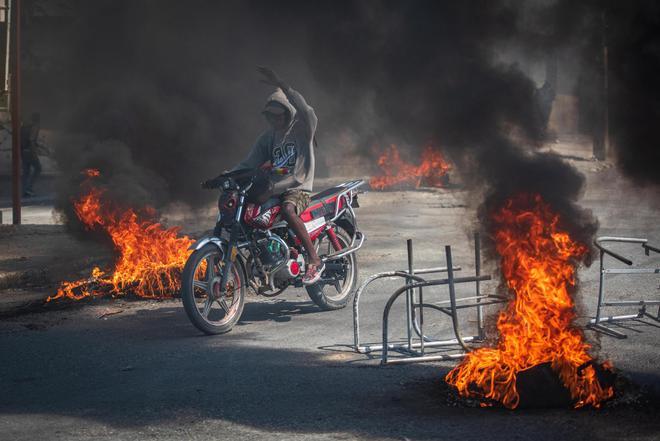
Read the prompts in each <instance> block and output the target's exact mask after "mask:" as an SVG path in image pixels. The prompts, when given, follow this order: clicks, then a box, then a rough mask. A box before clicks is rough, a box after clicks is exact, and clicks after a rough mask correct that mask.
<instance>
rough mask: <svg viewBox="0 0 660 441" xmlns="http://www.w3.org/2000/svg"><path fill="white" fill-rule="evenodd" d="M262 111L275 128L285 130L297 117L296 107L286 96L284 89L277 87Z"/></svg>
mask: <svg viewBox="0 0 660 441" xmlns="http://www.w3.org/2000/svg"><path fill="white" fill-rule="evenodd" d="M261 113H263V115H264V117H265V118H266V120H267V121H268V123H269V124H270V125H271V126H272V127H273V128H274V129H275V130H284V129H286V128H287V127H288V125H289V124H290V123H291V121H292V120H293V118H294V117H295V115H296V109H295V108H294V107H293V106H292V105H291V103H290V102H289V100H288V99H287V98H286V95H285V94H284V92H283V91H282V89H277V90H276V91H275V92H274V93H273V94H272V95H271V96H269V97H268V100H267V101H266V105H265V106H264V110H263V111H262V112H261Z"/></svg>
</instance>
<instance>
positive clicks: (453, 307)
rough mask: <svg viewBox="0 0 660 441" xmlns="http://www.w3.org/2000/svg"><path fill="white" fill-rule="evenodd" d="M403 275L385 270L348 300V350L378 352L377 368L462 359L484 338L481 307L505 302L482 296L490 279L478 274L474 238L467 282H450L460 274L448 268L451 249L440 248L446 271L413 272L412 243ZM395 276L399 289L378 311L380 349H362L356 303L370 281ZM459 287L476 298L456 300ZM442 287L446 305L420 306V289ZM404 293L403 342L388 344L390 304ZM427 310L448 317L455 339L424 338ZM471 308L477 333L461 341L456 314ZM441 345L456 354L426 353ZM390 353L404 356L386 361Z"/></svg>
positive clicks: (478, 247) (461, 279)
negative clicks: (428, 277) (466, 286)
mask: <svg viewBox="0 0 660 441" xmlns="http://www.w3.org/2000/svg"><path fill="white" fill-rule="evenodd" d="M407 251H408V270H407V271H387V272H382V273H377V274H374V275H373V276H371V277H369V278H368V279H367V280H366V281H365V282H364V283H363V284H362V285H361V286H360V287H359V288H358V290H357V292H356V293H355V298H354V300H353V338H354V345H353V349H354V350H355V351H356V352H358V353H361V354H368V353H371V352H375V351H380V352H381V363H382V364H395V363H415V362H425V361H441V360H455V359H460V358H462V357H464V356H465V355H466V354H467V353H468V352H469V351H470V350H471V348H470V346H468V343H478V342H482V341H483V340H484V338H485V324H484V309H483V308H484V306H487V305H493V304H496V303H503V302H505V301H506V298H505V297H503V296H498V295H489V294H481V291H480V283H481V282H484V281H487V280H490V279H491V277H490V276H489V275H482V274H481V243H480V239H479V234H478V233H475V235H474V255H475V274H474V276H468V277H455V276H454V272H455V271H460V270H461V267H456V266H453V262H452V253H451V247H450V246H445V257H446V263H447V266H444V267H436V268H423V269H414V267H413V244H412V240H411V239H408V241H407ZM445 272H446V273H447V277H446V278H444V279H431V280H426V279H424V278H422V277H421V275H425V274H438V273H445ZM393 277H400V278H403V279H404V282H405V283H404V286H402V287H400V288H398V289H397V290H396V291H394V293H392V295H391V296H390V297H389V299H388V301H387V303H386V305H385V309H384V311H383V324H382V335H383V337H382V342H381V343H380V344H362V343H361V342H360V314H359V307H360V299H361V297H362V295H363V293H364V290H365V289H366V287H367V286H369V285H370V284H371V283H372V282H373V281H375V280H378V279H382V278H393ZM461 283H474V284H475V295H474V296H469V297H459V298H457V297H456V290H455V286H456V285H457V284H461ZM445 285H446V286H447V287H448V292H449V299H448V300H441V301H439V302H433V303H425V302H424V293H423V288H426V287H431V286H445ZM404 294H405V301H406V331H407V339H406V341H405V342H402V343H400V342H397V343H390V341H389V335H388V334H389V332H388V324H389V316H390V311H391V309H392V306H393V305H394V303H395V301H396V300H397V299H398V298H399V297H400V296H402V295H404ZM425 308H430V309H433V310H435V311H439V312H442V313H444V314H446V315H448V316H449V317H450V318H451V321H452V329H453V333H454V338H445V339H435V338H432V337H429V336H427V335H425V334H424V309H425ZM466 308H476V310H477V333H476V335H472V336H465V337H464V336H463V335H462V334H461V332H460V329H459V318H458V310H459V309H466ZM444 346H460V349H458V350H456V351H454V352H452V353H441V354H438V353H431V354H429V353H428V352H427V350H428V349H429V348H440V347H444ZM390 351H396V352H399V353H402V354H404V355H406V356H404V357H397V358H391V357H390V356H389V352H390Z"/></svg>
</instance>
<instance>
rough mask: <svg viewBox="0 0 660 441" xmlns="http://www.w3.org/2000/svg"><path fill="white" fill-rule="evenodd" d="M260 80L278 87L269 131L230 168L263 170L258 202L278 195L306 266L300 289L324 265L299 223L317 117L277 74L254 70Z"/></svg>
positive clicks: (269, 104)
mask: <svg viewBox="0 0 660 441" xmlns="http://www.w3.org/2000/svg"><path fill="white" fill-rule="evenodd" d="M258 71H259V73H261V74H262V75H263V77H264V78H263V80H262V82H264V83H266V84H268V85H271V86H275V87H277V90H276V91H275V92H274V93H273V94H272V95H271V96H270V97H269V98H268V100H267V101H266V105H265V107H264V110H263V111H262V114H263V115H264V117H265V118H266V120H267V121H268V123H269V124H270V128H269V129H268V130H266V131H265V132H264V133H262V134H261V135H260V136H259V138H258V139H257V141H256V143H255V144H254V146H253V147H252V150H251V151H250V152H249V154H248V156H247V157H246V158H245V160H243V161H242V162H240V163H239V164H238V165H237V166H236V167H234V168H233V170H239V169H245V168H258V167H262V168H264V167H268V170H269V173H268V180H269V181H270V182H269V185H268V186H267V189H266V190H265V191H264V193H265V194H263V195H261V197H259V199H260V200H261V201H264V200H265V199H267V198H268V197H270V196H279V197H280V199H281V201H282V216H283V218H284V219H285V220H286V222H287V224H288V226H289V228H291V230H293V232H294V233H295V234H296V236H297V237H298V238H299V239H300V241H301V242H302V244H303V246H304V247H305V250H306V251H307V255H308V257H309V262H308V264H307V269H306V271H305V275H304V277H303V284H304V285H312V284H314V283H316V282H318V280H319V279H320V278H321V275H322V274H323V271H324V270H325V264H324V263H323V262H322V261H321V259H320V258H319V256H318V254H317V252H316V249H315V248H314V245H313V244H312V240H311V239H310V237H309V233H308V232H307V229H306V228H305V224H304V223H303V221H302V220H301V219H300V217H299V215H300V213H302V212H303V211H304V210H305V208H307V206H309V203H310V193H311V191H312V184H313V182H314V145H313V143H314V134H315V133H316V126H317V123H318V119H317V117H316V114H315V113H314V109H312V107H310V106H309V105H308V104H307V102H306V101H305V99H304V98H303V97H302V95H301V94H300V93H298V92H297V91H295V90H293V89H292V88H291V87H289V86H288V85H287V84H286V83H285V82H284V81H282V80H281V79H280V78H279V77H278V76H277V74H276V73H275V72H274V71H272V70H271V69H268V68H266V67H259V68H258Z"/></svg>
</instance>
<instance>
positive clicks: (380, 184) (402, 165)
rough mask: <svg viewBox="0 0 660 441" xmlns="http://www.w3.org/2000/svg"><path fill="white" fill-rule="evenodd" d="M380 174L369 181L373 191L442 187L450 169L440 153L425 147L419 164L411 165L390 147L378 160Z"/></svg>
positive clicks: (393, 146) (445, 182)
mask: <svg viewBox="0 0 660 441" xmlns="http://www.w3.org/2000/svg"><path fill="white" fill-rule="evenodd" d="M378 167H379V168H380V169H381V171H382V174H381V175H379V176H374V177H372V178H371V179H370V180H369V185H370V186H371V188H372V189H374V190H385V189H391V188H397V189H401V188H419V187H422V186H425V187H444V186H446V185H447V183H448V182H449V175H448V172H449V170H450V169H451V167H450V166H449V164H448V163H447V161H446V160H445V159H444V157H443V156H442V154H441V153H440V151H438V150H437V149H435V148H433V147H432V146H427V147H426V148H424V150H423V151H422V154H421V158H420V164H419V165H415V164H411V163H409V162H407V161H405V160H404V159H402V158H401V154H400V153H399V149H397V147H396V146H395V145H391V146H390V148H389V149H386V150H385V151H384V152H383V153H382V154H381V155H380V157H379V158H378Z"/></svg>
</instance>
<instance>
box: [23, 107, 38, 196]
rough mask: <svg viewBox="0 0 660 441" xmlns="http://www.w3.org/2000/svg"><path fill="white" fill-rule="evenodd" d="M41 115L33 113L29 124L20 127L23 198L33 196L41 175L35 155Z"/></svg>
mask: <svg viewBox="0 0 660 441" xmlns="http://www.w3.org/2000/svg"><path fill="white" fill-rule="evenodd" d="M40 123H41V115H39V113H36V112H35V113H33V114H32V118H31V120H30V123H29V124H23V125H22V126H21V162H22V165H23V181H22V184H23V197H31V196H34V183H35V182H36V180H37V178H38V177H39V175H40V174H41V162H40V161H39V156H38V155H37V152H38V148H39V143H38V141H39V129H40Z"/></svg>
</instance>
